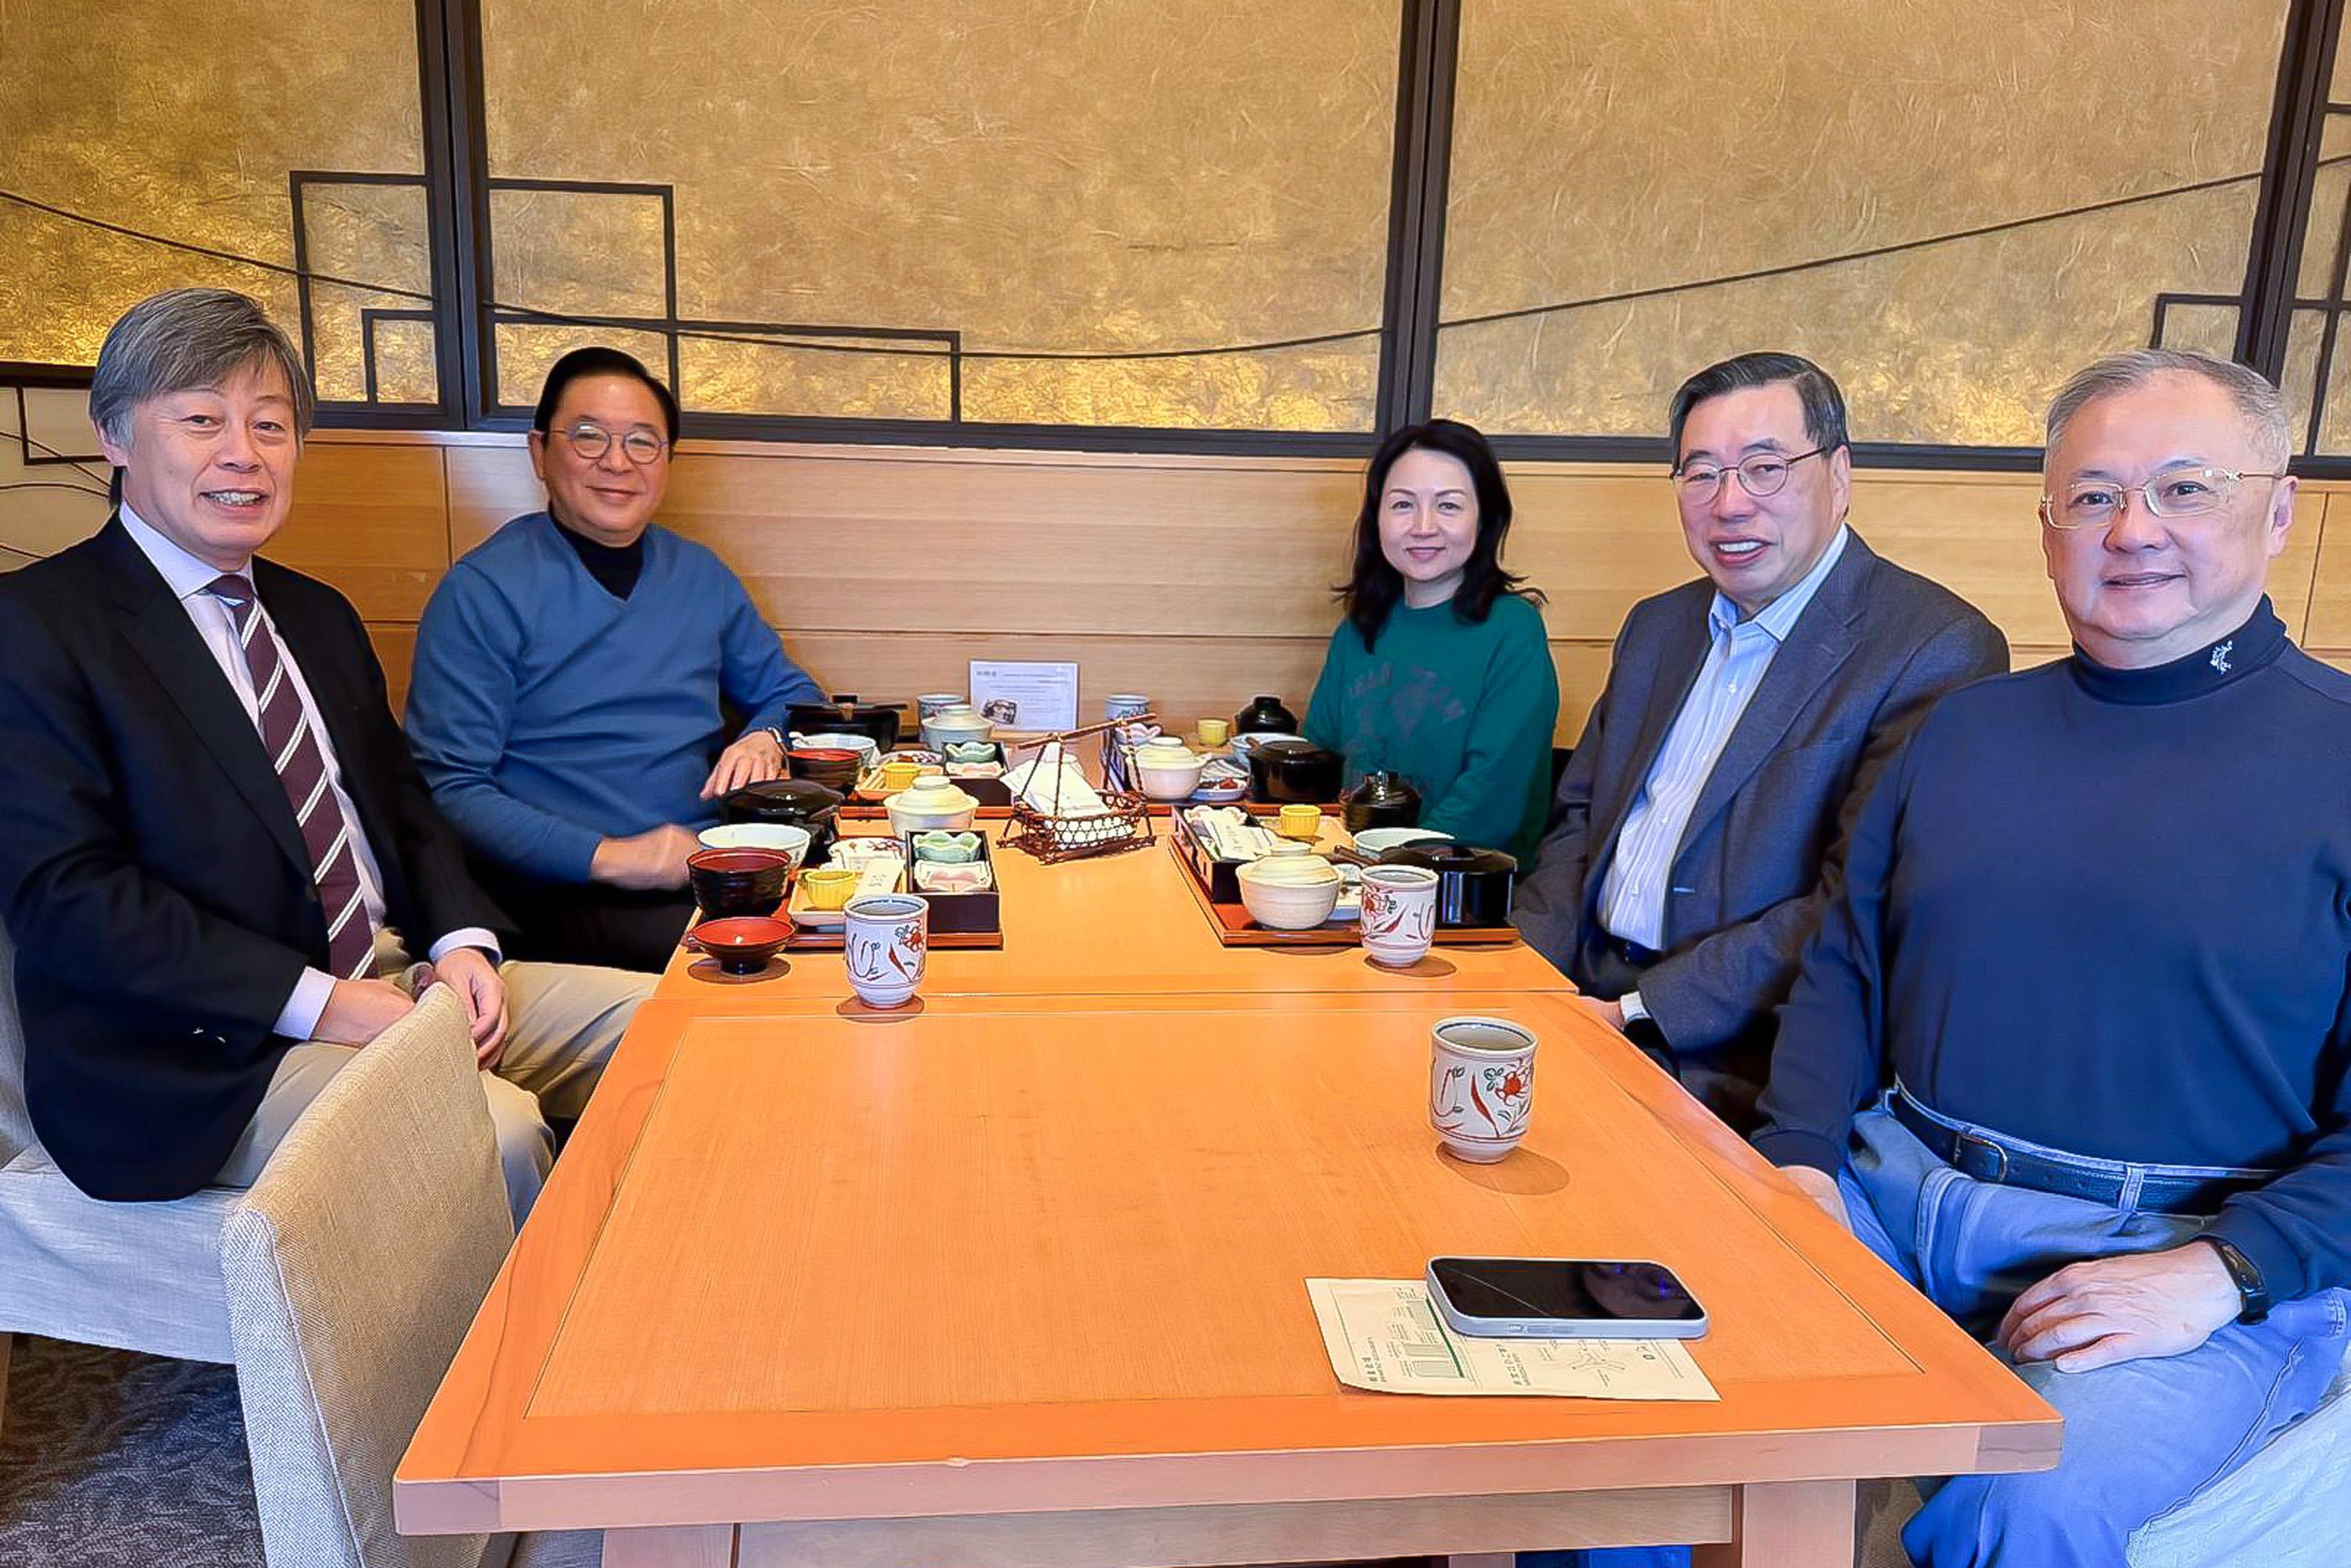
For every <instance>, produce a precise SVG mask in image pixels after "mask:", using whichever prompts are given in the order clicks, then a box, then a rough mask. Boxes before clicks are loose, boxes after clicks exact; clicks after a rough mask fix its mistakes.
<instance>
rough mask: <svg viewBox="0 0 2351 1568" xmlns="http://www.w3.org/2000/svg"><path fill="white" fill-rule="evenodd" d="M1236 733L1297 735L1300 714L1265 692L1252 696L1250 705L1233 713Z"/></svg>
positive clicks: (1234, 731)
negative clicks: (1291, 710)
mask: <svg viewBox="0 0 2351 1568" xmlns="http://www.w3.org/2000/svg"><path fill="white" fill-rule="evenodd" d="M1233 733H1234V734H1235V735H1296V734H1297V733H1298V716H1297V715H1296V714H1294V713H1292V712H1290V710H1289V709H1288V708H1286V707H1284V706H1281V699H1280V697H1277V696H1268V695H1263V694H1259V695H1257V696H1255V697H1253V698H1251V699H1250V700H1249V706H1247V707H1245V708H1243V709H1241V711H1240V712H1238V713H1237V714H1235V715H1233Z"/></svg>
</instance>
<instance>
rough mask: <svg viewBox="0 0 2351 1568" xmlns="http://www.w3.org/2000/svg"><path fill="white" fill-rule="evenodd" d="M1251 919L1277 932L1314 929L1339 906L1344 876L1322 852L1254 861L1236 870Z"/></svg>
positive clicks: (1242, 899) (1243, 902)
mask: <svg viewBox="0 0 2351 1568" xmlns="http://www.w3.org/2000/svg"><path fill="white" fill-rule="evenodd" d="M1235 875H1236V877H1237V879H1238V881H1239V883H1240V884H1241V905H1242V907H1243V908H1245V909H1247V910H1248V911H1249V918H1250V919H1252V920H1254V921H1256V922H1257V923H1258V924H1259V925H1265V926H1270V927H1271V928H1272V929H1273V930H1276V931H1311V930H1312V929H1314V927H1316V926H1317V925H1322V923H1323V922H1324V921H1326V920H1328V919H1330V918H1331V912H1332V910H1333V909H1336V908H1337V907H1338V906H1339V890H1340V889H1341V888H1342V887H1343V886H1345V885H1346V883H1345V879H1344V878H1343V877H1341V876H1340V874H1339V868H1338V867H1337V866H1334V865H1332V863H1331V862H1329V861H1326V860H1324V859H1323V858H1322V856H1320V855H1281V856H1269V857H1267V858H1265V859H1262V860H1254V861H1251V862H1249V863H1248V864H1246V865H1244V866H1242V867H1241V868H1240V870H1239V871H1238V873H1235Z"/></svg>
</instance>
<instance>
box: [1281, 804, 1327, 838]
mask: <svg viewBox="0 0 2351 1568" xmlns="http://www.w3.org/2000/svg"><path fill="white" fill-rule="evenodd" d="M1273 831H1275V832H1277V833H1280V835H1281V836H1282V837H1283V838H1285V839H1302V840H1304V841H1306V842H1308V843H1312V842H1313V841H1315V840H1316V839H1319V838H1321V837H1322V809H1321V808H1320V807H1317V806H1284V807H1283V808H1282V809H1281V815H1280V817H1279V818H1277V819H1276V820H1275V822H1274V826H1273Z"/></svg>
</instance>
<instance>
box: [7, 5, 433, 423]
mask: <svg viewBox="0 0 2351 1568" xmlns="http://www.w3.org/2000/svg"><path fill="white" fill-rule="evenodd" d="M421 148H422V141H421V131H420V125H419V100H418V93H417V80H416V7H415V5H414V3H413V0H279V3H277V4H274V5H268V6H251V5H158V4H155V3H154V0H74V3H72V4H68V3H66V0H29V3H27V0H18V3H15V4H0V187H5V189H7V190H10V191H15V192H19V193H23V194H25V195H27V196H30V197H33V198H35V199H37V200H39V201H43V202H47V203H49V204H54V205H57V206H61V207H65V208H68V209H69V210H72V211H75V212H79V213H83V214H88V215H89V216H92V217H96V218H99V219H102V220H105V221H108V222H111V223H115V224H120V225H125V226H127V227H130V228H134V229H141V230H144V231H147V232H149V233H152V234H158V235H165V236H167V237H169V238H172V239H175V240H180V241H183V242H186V243H189V244H193V245H199V246H208V247H211V248H213V249H217V250H223V251H227V252H231V253H233V254H235V255H239V256H254V257H257V258H260V259H263V260H266V261H271V262H275V263H277V264H279V265H281V266H282V265H287V264H290V263H291V262H292V260H293V239H292V225H291V214H290V201H289V198H288V195H287V171H289V170H293V169H335V170H366V171H371V172H391V173H406V174H413V173H417V172H420V171H421V170H422V169H423V162H422V157H423V154H422V152H421ZM312 203H313V205H314V208H315V210H314V212H313V213H312V223H311V227H312V231H313V237H314V240H316V241H317V242H319V243H318V248H317V250H316V252H315V254H314V255H313V256H312V258H311V264H312V266H313V267H319V268H322V269H328V270H333V271H337V272H342V273H346V274H352V275H356V276H357V277H360V279H363V280H365V281H367V282H370V283H388V284H392V285H393V286H395V287H423V285H424V283H425V282H426V277H425V271H424V256H425V249H424V231H423V214H424V203H423V193H422V191H421V190H416V189H413V188H412V189H405V190H402V189H360V188H354V187H344V188H340V189H338V190H337V191H335V192H332V193H321V194H319V195H317V196H314V197H313V198H312ZM0 257H5V260H0V360H29V361H37V362H48V363H59V364H88V363H89V362H90V361H92V360H94V359H95V358H96V357H97V354H98V346H99V342H100V341H101V340H103V339H104V337H105V335H106V329H107V328H108V326H110V324H111V323H112V322H113V320H114V319H115V317H116V316H118V315H119V314H120V313H121V311H122V310H123V308H125V307H127V306H129V305H131V303H133V302H134V301H136V300H138V299H140V298H143V297H145V296H146V295H148V294H152V293H153V292H155V291H156V290H158V289H162V288H171V287H180V286H183V285H187V284H196V283H208V284H219V285H223V286H225V287H233V288H241V289H243V290H245V291H246V292H247V293H250V294H253V295H256V296H257V297H258V298H261V299H262V300H263V301H264V302H265V303H266V305H267V306H268V308H269V309H270V312H271V314H272V315H274V316H276V317H277V319H278V320H280V321H281V322H283V323H285V324H286V325H287V327H288V328H289V329H290V328H291V327H292V326H293V325H294V323H295V320H296V308H295V289H294V284H293V280H292V279H291V278H289V277H285V276H283V275H279V274H272V273H269V272H265V271H261V270H259V269H256V268H254V267H243V266H238V265H235V264H234V263H229V262H222V261H216V260H212V259H209V258H207V257H204V256H197V255H193V254H191V253H189V252H187V251H183V250H175V249H171V248H167V247H164V246H155V245H151V244H148V243H145V242H143V241H140V240H135V239H131V238H129V237H127V236H122V235H113V234H109V233H106V232H103V231H101V230H98V229H94V228H90V227H88V226H85V225H78V224H73V223H68V222H67V221H65V220H63V219H60V218H57V217H53V216H50V215H48V214H42V213H36V212H33V211H30V210H28V209H26V208H25V207H22V206H19V205H16V204H13V203H0ZM364 298H365V302H366V303H370V304H375V305H392V304H399V303H402V302H401V301H397V300H393V299H392V298H388V297H385V296H381V295H373V294H370V295H367V296H365V297H364ZM357 303H358V300H356V299H354V298H351V297H350V296H349V294H348V292H347V291H343V290H329V291H327V294H326V295H325V296H322V298H321V300H320V303H319V322H320V334H319V382H320V389H321V392H323V393H325V394H326V395H328V396H336V397H358V396H360V393H361V392H362V391H363V390H364V387H363V382H362V378H361V374H360V366H359V346H358V335H357V328H358V315H357V308H356V307H357ZM423 336H424V339H425V341H426V343H427V344H428V350H427V352H426V353H424V354H423V355H421V356H420V355H416V354H414V353H413V349H412V350H411V352H410V353H409V356H408V358H407V360H406V361H404V362H403V363H402V367H401V368H400V369H399V371H397V379H398V382H399V384H400V385H401V386H402V388H403V389H405V391H406V392H407V393H408V394H409V395H416V394H417V393H418V392H420V391H421V393H422V395H423V396H424V397H426V398H430V397H431V396H432V395H433V387H432V382H431V375H432V372H431V363H430V353H429V341H430V334H429V332H428V333H426V334H424V335H423ZM411 340H412V341H413V334H412V335H411ZM420 364H421V365H422V367H423V368H422V375H421V379H422V382H423V384H422V386H421V388H420V386H419V384H418V383H419V381H420V375H419V371H418V366H419V365H420Z"/></svg>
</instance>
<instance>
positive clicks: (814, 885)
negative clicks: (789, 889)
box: [800, 865, 859, 909]
mask: <svg viewBox="0 0 2351 1568" xmlns="http://www.w3.org/2000/svg"><path fill="white" fill-rule="evenodd" d="M858 874H859V873H858V872H857V870H856V869H855V868H854V867H852V866H839V865H829V866H819V867H818V868H817V869H815V870H814V871H804V872H802V873H800V891H801V892H802V893H804V894H807V896H808V903H809V907H810V908H811V909H839V908H841V906H842V905H843V904H847V903H848V902H849V898H850V894H853V893H855V892H856V891H857V878H858Z"/></svg>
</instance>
